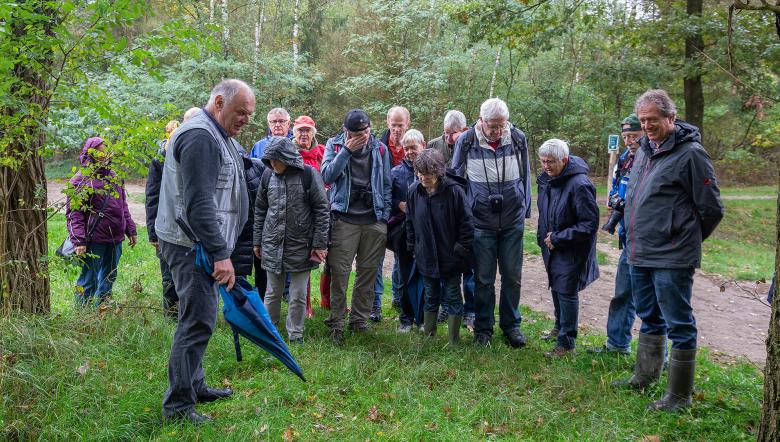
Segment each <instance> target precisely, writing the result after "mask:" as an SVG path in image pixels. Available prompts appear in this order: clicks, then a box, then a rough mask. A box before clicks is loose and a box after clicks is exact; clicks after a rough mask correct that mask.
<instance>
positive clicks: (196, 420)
mask: <svg viewBox="0 0 780 442" xmlns="http://www.w3.org/2000/svg"><path fill="white" fill-rule="evenodd" d="M163 420H164V421H167V422H174V421H182V422H189V423H191V424H195V425H200V424H205V423H206V422H211V421H212V420H213V419H211V418H210V417H208V416H206V415H205V414H200V413H198V412H197V411H195V410H187V411H173V412H169V411H167V410H165V411H163Z"/></svg>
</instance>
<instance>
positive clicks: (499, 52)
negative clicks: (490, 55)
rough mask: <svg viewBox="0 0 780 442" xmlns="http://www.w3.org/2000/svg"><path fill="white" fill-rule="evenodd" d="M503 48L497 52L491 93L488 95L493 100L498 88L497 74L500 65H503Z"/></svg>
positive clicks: (491, 81)
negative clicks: (496, 87)
mask: <svg viewBox="0 0 780 442" xmlns="http://www.w3.org/2000/svg"><path fill="white" fill-rule="evenodd" d="M502 48H503V46H499V47H498V51H497V52H496V62H495V64H494V65H493V77H492V78H491V79H490V93H489V94H488V98H493V91H494V90H495V86H496V72H497V71H498V65H499V64H501V49H502Z"/></svg>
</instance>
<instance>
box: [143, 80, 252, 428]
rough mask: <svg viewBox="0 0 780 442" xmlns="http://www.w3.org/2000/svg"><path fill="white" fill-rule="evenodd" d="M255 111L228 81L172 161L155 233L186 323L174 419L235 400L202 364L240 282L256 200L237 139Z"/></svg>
mask: <svg viewBox="0 0 780 442" xmlns="http://www.w3.org/2000/svg"><path fill="white" fill-rule="evenodd" d="M254 110H255V96H254V93H252V90H251V89H250V88H249V86H247V84H246V83H244V82H243V81H240V80H224V81H222V82H221V83H219V84H218V85H216V86H215V87H214V89H213V90H212V91H211V96H210V98H209V101H208V104H206V106H205V107H204V108H203V109H202V110H201V111H200V112H197V113H196V114H195V115H193V116H192V117H191V118H190V119H189V120H187V122H186V123H184V124H183V125H182V126H181V127H179V128H178V129H177V130H176V132H174V134H173V136H172V137H171V139H170V141H169V145H170V147H169V148H168V149H167V152H166V154H165V163H164V168H165V171H164V173H163V177H162V185H161V188H160V203H159V208H158V212H157V219H156V221H155V228H156V232H157V238H158V239H159V243H160V253H161V254H162V256H163V259H164V260H165V262H166V263H167V264H168V265H169V267H170V269H171V274H172V275H173V281H174V284H175V286H176V291H177V292H178V294H179V322H178V326H177V328H176V333H175V334H174V336H173V344H172V345H171V356H170V360H169V361H168V390H167V391H166V392H165V396H164V397H163V416H164V417H165V418H167V419H177V420H186V421H189V422H193V423H201V422H204V421H207V420H210V418H208V417H207V416H204V415H202V414H199V413H198V412H196V411H195V404H196V403H197V402H211V401H214V400H217V399H220V398H223V397H227V396H230V395H231V394H232V391H231V390H230V389H215V388H210V387H208V386H207V385H206V382H205V377H204V372H203V366H202V365H201V362H202V360H203V354H204V352H205V351H206V346H207V345H208V342H209V339H210V338H211V334H212V333H213V331H214V326H215V325H216V322H217V305H218V294H217V287H218V284H226V285H227V286H228V288H232V286H233V284H234V282H235V271H234V269H233V263H232V262H231V261H230V254H231V253H232V251H233V248H234V247H235V244H236V239H237V238H238V235H239V233H240V232H241V229H242V228H243V227H244V224H245V223H246V220H247V214H248V210H249V197H248V193H247V188H246V181H245V178H244V163H243V159H242V157H241V153H240V152H239V149H240V147H241V145H240V144H239V143H238V142H237V141H236V140H235V139H233V137H234V136H236V135H238V134H239V133H240V132H241V128H242V127H243V126H244V125H245V124H246V123H247V122H248V121H249V117H250V115H251V114H252V112H254ZM177 220H178V222H177ZM179 222H183V223H184V224H186V225H187V226H188V227H189V229H190V230H191V233H192V234H194V235H195V237H197V239H198V240H199V241H200V242H201V244H202V245H203V247H204V248H205V249H206V251H208V252H209V253H210V254H211V256H212V257H213V259H214V273H213V274H212V275H206V274H204V273H203V272H202V271H200V270H197V269H196V268H195V255H194V254H193V253H191V252H190V250H191V249H192V245H193V244H192V241H190V239H189V236H188V235H187V234H186V233H185V232H184V230H182V228H181V227H180V224H179Z"/></svg>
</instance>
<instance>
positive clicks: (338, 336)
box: [330, 328, 344, 346]
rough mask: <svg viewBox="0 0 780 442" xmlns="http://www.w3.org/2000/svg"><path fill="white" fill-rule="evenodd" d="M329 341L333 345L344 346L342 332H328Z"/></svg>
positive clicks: (337, 330) (335, 330) (334, 330)
mask: <svg viewBox="0 0 780 442" xmlns="http://www.w3.org/2000/svg"><path fill="white" fill-rule="evenodd" d="M330 340H331V342H333V344H335V345H339V346H340V345H344V330H339V329H335V328H334V329H333V330H331V331H330Z"/></svg>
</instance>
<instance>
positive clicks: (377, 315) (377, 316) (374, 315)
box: [368, 306, 382, 322]
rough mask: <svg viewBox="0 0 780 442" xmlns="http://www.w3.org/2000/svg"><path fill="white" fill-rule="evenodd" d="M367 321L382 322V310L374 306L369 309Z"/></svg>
mask: <svg viewBox="0 0 780 442" xmlns="http://www.w3.org/2000/svg"><path fill="white" fill-rule="evenodd" d="M368 319H370V320H371V321H372V322H382V309H381V308H380V307H376V306H374V307H373V308H372V309H371V314H369V315H368Z"/></svg>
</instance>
